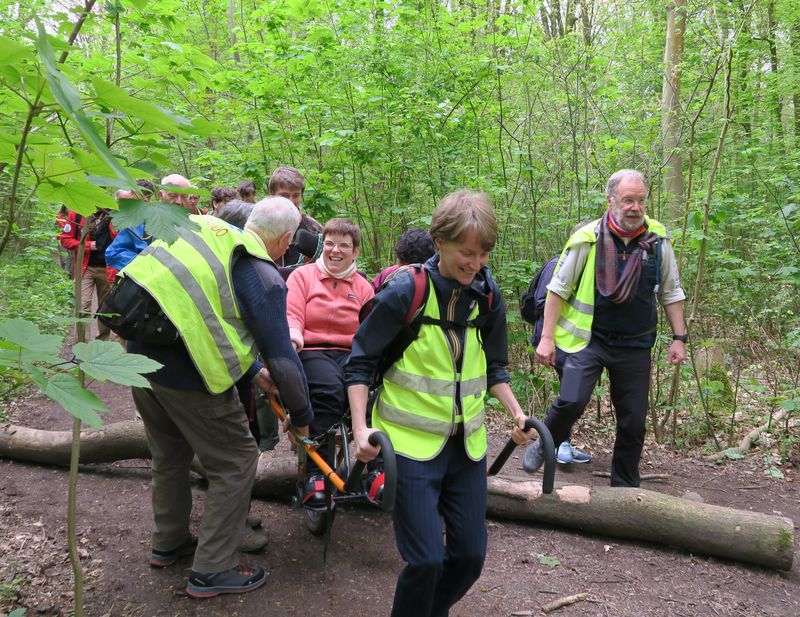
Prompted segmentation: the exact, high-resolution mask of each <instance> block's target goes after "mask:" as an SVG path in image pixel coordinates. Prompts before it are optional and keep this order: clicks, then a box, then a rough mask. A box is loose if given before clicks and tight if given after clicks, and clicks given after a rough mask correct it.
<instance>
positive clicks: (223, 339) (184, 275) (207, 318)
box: [148, 246, 253, 382]
mask: <svg viewBox="0 0 800 617" xmlns="http://www.w3.org/2000/svg"><path fill="white" fill-rule="evenodd" d="M150 249H152V253H151V254H152V256H153V258H154V259H155V260H156V261H158V262H159V263H160V264H161V265H163V266H164V267H165V268H168V269H169V270H170V272H172V274H173V275H174V276H175V278H176V279H178V282H179V283H180V284H181V286H182V287H183V288H184V289H185V290H186V293H188V294H189V297H190V298H191V299H192V300H193V301H194V303H195V306H196V307H197V310H198V311H200V315H202V317H203V321H204V322H205V325H206V327H207V328H208V330H209V332H211V337H212V338H213V339H214V342H215V343H216V345H217V348H218V349H219V353H220V355H221V356H222V360H223V362H225V368H226V369H227V370H228V375H230V378H231V379H232V380H233V381H234V382H236V381H238V380H239V378H240V377H241V376H242V368H241V366H240V364H239V357H238V356H237V355H236V351H235V350H234V349H233V347H232V346H231V344H230V341H228V337H227V335H226V334H225V330H224V329H223V327H222V324H221V323H220V321H219V319H218V318H217V315H216V313H214V309H213V308H212V307H211V303H210V302H209V301H208V298H207V297H206V294H205V292H204V291H203V289H202V288H201V287H200V285H198V283H197V281H196V280H195V278H194V276H192V273H191V272H190V271H189V269H188V268H187V267H186V266H185V265H184V264H183V263H181V261H180V260H178V259H176V258H175V257H173V256H172V255H171V254H170V253H169V251H167V250H166V249H165V248H163V247H161V246H157V247H153V246H150V247H148V251H149V250H150ZM232 325H234V324H232ZM242 330H243V328H236V332H237V334H239V335H240V337H241V339H242V342H243V343H244V344H245V345H249V346H252V344H253V342H252V335H251V334H250V333H249V332H247V331H244V332H242ZM243 334H246V337H245V336H243Z"/></svg>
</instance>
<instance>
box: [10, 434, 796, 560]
mask: <svg viewBox="0 0 800 617" xmlns="http://www.w3.org/2000/svg"><path fill="white" fill-rule="evenodd" d="M70 439H71V434H70V431H43V430H37V429H31V428H26V427H22V426H16V425H4V426H3V427H2V428H0V457H3V458H10V459H16V460H22V461H28V462H34V463H46V464H51V465H62V466H66V465H68V464H69V453H70ZM80 454H81V463H108V462H111V461H116V460H123V459H128V458H150V451H149V449H148V447H147V440H146V438H145V434H144V427H143V425H142V423H141V422H137V421H130V422H117V423H114V424H109V425H107V426H105V427H104V428H102V429H101V430H99V431H93V430H86V431H82V433H81V450H80ZM296 478H297V475H296V467H295V463H294V461H292V460H291V459H290V458H270V459H263V458H262V459H260V460H259V465H258V470H257V472H256V482H255V485H254V486H253V495H254V496H256V497H275V496H282V495H288V494H291V493H292V491H293V488H294V484H295V481H296ZM488 513H489V515H490V516H492V517H495V518H502V519H510V520H515V521H531V522H537V523H547V524H552V525H558V526H560V527H568V528H573V529H580V530H583V531H590V532H593V533H598V534H603V535H607V536H614V537H619V538H630V539H641V540H645V541H648V542H658V543H661V544H666V545H669V546H677V547H680V548H684V549H686V550H688V551H690V552H692V553H695V554H705V555H713V556H717V557H725V558H727V559H733V560H736V561H744V562H747V563H755V564H759V565H762V566H767V567H770V568H777V569H781V570H789V569H791V567H792V560H793V558H794V525H793V523H792V521H791V520H789V519H788V518H785V517H781V516H770V515H767V514H760V513H757V512H749V511H744V510H734V509H731V508H723V507H721V506H713V505H708V504H704V503H698V502H694V501H688V500H685V499H680V498H678V497H671V496H669V495H663V494H661V493H656V492H654V491H648V490H645V489H641V488H637V489H629V488H613V487H588V486H576V485H564V484H557V485H556V489H555V490H554V491H553V493H552V494H551V495H544V494H542V490H541V485H540V484H539V482H537V481H531V480H526V479H508V478H490V479H489V507H488Z"/></svg>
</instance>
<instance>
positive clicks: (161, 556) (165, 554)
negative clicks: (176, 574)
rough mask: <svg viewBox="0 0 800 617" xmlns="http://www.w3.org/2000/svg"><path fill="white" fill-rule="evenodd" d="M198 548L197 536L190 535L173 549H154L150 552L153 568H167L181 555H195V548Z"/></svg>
mask: <svg viewBox="0 0 800 617" xmlns="http://www.w3.org/2000/svg"><path fill="white" fill-rule="evenodd" d="M196 548H197V538H195V537H194V536H189V538H188V539H187V540H185V541H184V542H183V543H182V544H181V545H180V546H178V547H176V548H174V549H172V550H171V551H158V550H156V549H153V550H152V551H151V552H150V567H152V568H167V567H169V566H171V565H172V564H173V563H175V562H176V561H178V560H179V559H180V558H181V557H189V556H190V555H194V549H196Z"/></svg>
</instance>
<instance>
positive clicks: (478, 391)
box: [461, 375, 486, 398]
mask: <svg viewBox="0 0 800 617" xmlns="http://www.w3.org/2000/svg"><path fill="white" fill-rule="evenodd" d="M485 394H486V375H481V376H480V377H473V378H472V379H466V380H464V381H462V382H461V398H466V397H467V396H475V397H479V396H481V397H482V396H484V395H485Z"/></svg>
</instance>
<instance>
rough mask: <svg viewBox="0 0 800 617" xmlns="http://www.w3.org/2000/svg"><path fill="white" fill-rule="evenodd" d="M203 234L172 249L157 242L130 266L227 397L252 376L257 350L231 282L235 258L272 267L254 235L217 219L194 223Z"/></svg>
mask: <svg viewBox="0 0 800 617" xmlns="http://www.w3.org/2000/svg"><path fill="white" fill-rule="evenodd" d="M189 218H190V219H191V220H192V221H194V222H195V223H197V224H198V225H199V226H200V229H199V230H198V231H194V232H192V231H186V230H181V231H180V232H179V239H178V240H177V241H175V242H174V243H173V244H171V245H168V244H167V243H165V242H163V241H161V240H156V241H155V242H153V243H152V244H151V245H150V246H148V247H147V248H146V249H145V250H144V251H142V252H141V253H140V254H139V255H138V256H137V257H136V259H134V260H133V261H132V262H131V263H130V264H128V265H127V266H126V267H125V268H124V269H123V270H122V271H121V272H120V275H121V276H129V277H131V278H132V279H133V280H134V282H135V283H136V284H137V285H139V286H141V287H143V288H144V289H146V290H147V291H148V292H149V293H150V295H151V296H153V298H154V299H155V300H156V302H158V304H159V306H160V307H161V309H162V310H163V311H164V314H165V315H166V316H167V317H168V318H169V320H170V321H171V322H172V323H173V324H174V325H175V328H176V329H177V330H178V332H179V333H180V336H181V339H183V342H184V344H185V345H186V349H187V350H188V352H189V355H190V356H191V358H192V361H193V362H194V365H195V366H196V367H197V370H198V372H199V373H200V375H201V376H202V378H203V381H204V383H205V385H206V388H208V391H209V392H211V393H212V394H219V393H220V392H224V391H226V390H227V389H228V388H230V387H231V386H232V385H233V384H235V383H236V382H237V381H239V379H240V378H241V377H242V376H243V375H244V374H245V372H247V370H248V369H249V368H250V366H251V365H252V364H253V362H254V360H255V357H256V354H257V353H258V350H257V349H256V345H255V341H254V339H253V335H252V334H251V333H250V332H249V331H248V330H247V328H246V327H245V325H244V322H243V321H242V317H241V313H240V312H239V307H238V304H237V302H236V294H235V292H234V289H233V283H232V280H231V266H232V264H233V256H234V252H235V251H236V250H237V249H238V248H239V247H242V248H243V249H244V250H245V251H247V253H249V254H250V255H252V256H253V257H257V258H258V259H263V260H265V261H270V262H271V261H272V259H271V258H270V256H269V255H268V254H267V250H266V248H265V247H264V244H263V242H262V241H261V239H260V238H258V236H256V235H255V234H254V233H253V232H251V231H248V230H245V231H242V230H240V229H238V228H236V227H233V226H231V225H228V224H227V223H225V222H224V221H221V220H220V219H218V218H216V217H213V216H199V215H192V216H190V217H189Z"/></svg>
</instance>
